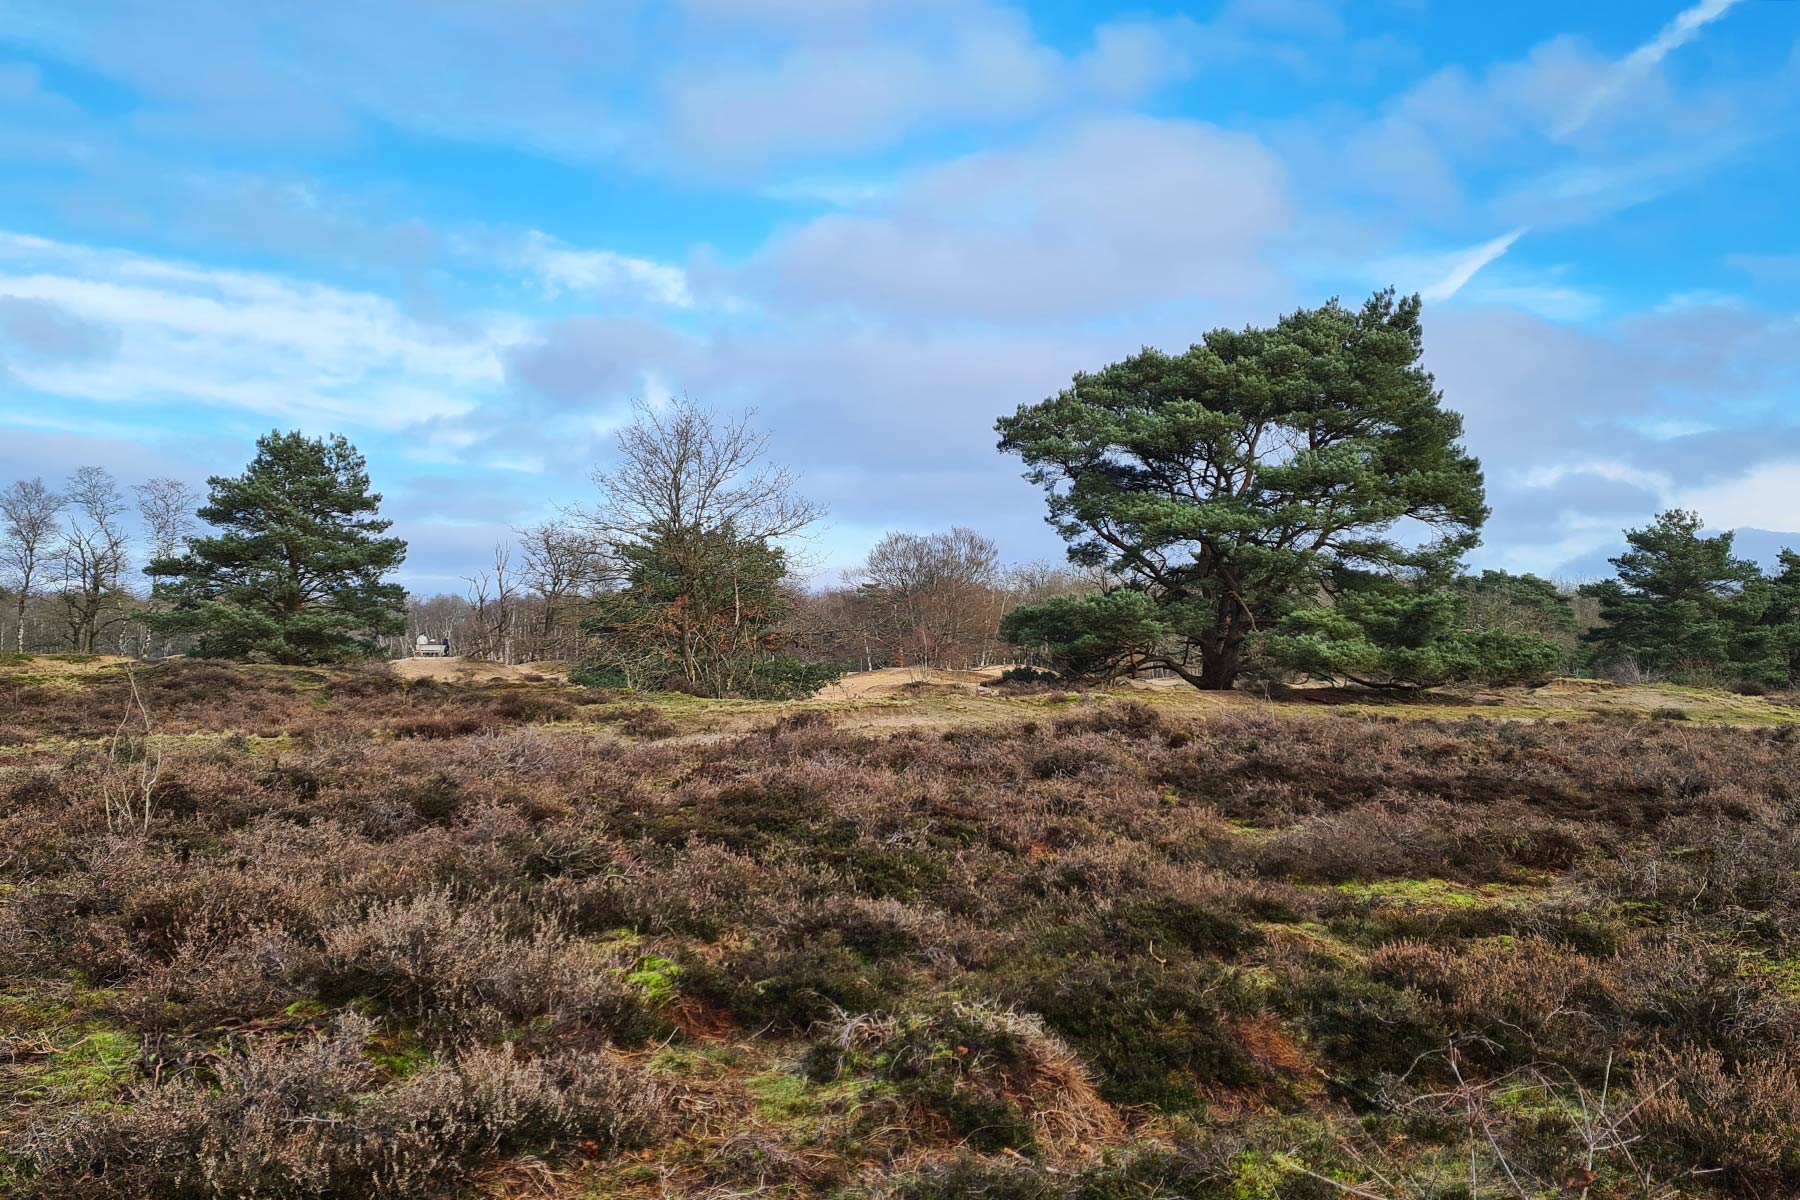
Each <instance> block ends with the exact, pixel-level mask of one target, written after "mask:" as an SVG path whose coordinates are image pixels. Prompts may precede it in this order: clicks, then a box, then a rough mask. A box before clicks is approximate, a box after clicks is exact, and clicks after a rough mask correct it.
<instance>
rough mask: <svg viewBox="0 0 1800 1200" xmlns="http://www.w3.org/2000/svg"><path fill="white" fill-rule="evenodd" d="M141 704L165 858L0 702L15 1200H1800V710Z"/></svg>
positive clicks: (288, 697) (382, 683)
mask: <svg viewBox="0 0 1800 1200" xmlns="http://www.w3.org/2000/svg"><path fill="white" fill-rule="evenodd" d="M139 683H140V686H141V687H142V688H143V691H144V695H145V698H146V702H147V705H148V707H149V709H150V711H151V712H152V714H153V716H154V719H155V721H156V723H157V728H158V731H159V743H158V744H159V745H160V746H161V747H162V750H163V759H162V766H161V770H160V773H159V775H158V776H157V780H156V784H155V788H154V794H153V797H152V808H153V817H152V821H151V825H150V829H149V833H148V834H147V835H132V836H122V835H114V834H109V833H108V832H107V825H106V820H105V811H104V805H103V802H102V799H101V787H100V785H101V783H102V782H103V780H104V779H105V777H106V773H107V772H108V771H111V770H116V769H117V767H116V764H114V763H112V762H110V761H109V759H108V755H107V753H106V748H105V745H104V739H105V738H106V737H107V736H108V735H110V733H111V732H112V729H113V728H114V727H115V726H116V724H117V721H118V717H119V713H120V712H121V711H122V710H123V706H124V703H125V695H126V693H125V691H124V690H122V689H123V687H124V684H123V681H122V680H121V679H119V678H117V677H116V676H115V675H114V674H112V673H110V672H104V671H103V672H99V673H96V674H93V675H90V676H83V677H80V678H79V679H72V680H63V681H56V682H55V683H54V685H52V684H51V683H48V682H44V681H34V680H31V679H29V678H26V679H25V680H24V681H23V682H21V681H18V680H15V681H14V682H13V683H12V684H10V685H6V687H5V691H4V694H3V695H0V703H3V705H4V715H0V726H4V727H5V730H6V734H5V738H4V740H5V742H6V743H8V744H9V748H8V749H6V750H5V751H4V752H3V753H0V976H4V978H5V980H6V983H5V984H4V985H3V991H0V1036H3V1037H4V1045H0V1051H3V1052H4V1053H0V1101H3V1102H4V1103H5V1104H6V1105H7V1109H6V1112H7V1116H6V1119H5V1121H4V1133H3V1134H0V1137H3V1139H4V1141H3V1143H0V1193H4V1194H9V1195H19V1196H21V1197H32V1196H45V1197H88V1196H95V1197H164V1196H166V1197H181V1198H188V1197H193V1198H206V1200H225V1198H227V1197H252V1196H254V1197H314V1196H321V1197H366V1196H392V1197H437V1196H456V1195H503V1196H520V1197H523V1196H527V1195H532V1196H539V1195H551V1196H563V1197H575V1196H613V1195H620V1196H643V1197H653V1196H656V1197H661V1196H671V1197H675V1196H694V1197H701V1196H708V1197H724V1196H750V1195H768V1196H782V1195H789V1196H844V1197H853V1196H896V1197H915V1198H924V1197H950V1196H966V1195H984V1196H993V1197H1046V1198H1048V1197H1056V1198H1059V1200H1075V1198H1083V1200H1112V1198H1117V1200H1124V1198H1126V1197H1157V1196H1163V1197H1171V1198H1173V1197H1200V1198H1207V1197H1219V1198H1221V1200H1223V1198H1234V1200H1287V1198H1301V1197H1306V1198H1322V1197H1338V1196H1345V1195H1358V1194H1360V1195H1364V1196H1376V1197H1383V1198H1391V1200H1403V1198H1410V1197H1426V1196H1433V1197H1445V1198H1448V1197H1462V1198H1464V1200H1468V1198H1470V1197H1474V1196H1479V1197H1506V1196H1513V1197H1517V1196H1531V1197H1536V1196H1580V1195H1586V1196H1588V1197H1589V1198H1590V1200H1606V1198H1626V1197H1652V1196H1657V1197H1661V1196H1700V1197H1723V1196H1749V1197H1763V1198H1768V1200H1772V1198H1774V1197H1778V1196H1790V1195H1795V1194H1800V1132H1796V1131H1797V1130H1800V798H1797V796H1800V793H1797V791H1796V787H1797V785H1800V769H1797V763H1800V759H1797V758H1796V755H1797V754H1800V740H1796V739H1795V738H1794V737H1793V736H1792V735H1791V731H1790V730H1789V729H1787V728H1785V727H1771V728H1733V727H1727V726H1721V725H1713V724H1707V723H1702V722H1698V721H1687V722H1664V721H1635V722H1626V721H1607V722H1591V723H1567V722H1557V721H1543V722H1536V723H1526V722H1496V721H1484V720H1481V719H1470V720H1464V721H1456V722H1442V721H1432V720H1398V721H1397V720H1392V719H1382V718H1370V717H1360V716H1343V715H1329V716H1312V717H1294V716H1283V715H1279V714H1277V713H1276V712H1274V711H1272V710H1264V709H1258V708H1254V707H1242V708H1237V709H1232V710H1229V711H1226V712H1224V713H1222V714H1221V715H1218V716H1214V717H1209V718H1205V719H1193V718H1177V717H1171V716H1168V715H1166V714H1165V713H1163V712H1160V711H1158V710H1157V709H1156V708H1154V707H1150V706H1147V705H1145V704H1140V703H1132V702H1128V701H1124V700H1120V699H1114V698H1105V697H1087V698H1082V699H1079V700H1075V701H1068V700H1066V699H1065V698H1064V697H1061V696H1055V697H1042V696H1035V695H1030V696H1020V697H1015V698H1012V699H1010V700H1008V701H1006V703H1007V704H1009V705H1011V706H1012V707H1009V708H1008V709H1007V712H1008V713H1010V714H1011V718H1010V719H1007V720H1003V721H998V722H993V723H984V724H972V723H967V722H964V723H960V724H959V723H956V722H955V721H954V720H952V719H950V718H943V719H942V720H940V721H939V722H938V723H937V724H921V725H918V726H915V727H910V728H900V729H898V730H897V731H894V730H890V731H887V732H880V733H878V732H869V731H866V732H852V731H848V730H846V729H843V728H839V727H836V726H835V725H834V718H833V716H832V715H831V714H829V713H828V712H826V711H824V710H822V709H820V708H817V707H800V708H790V709H788V710H786V711H785V712H778V711H775V710H773V709H771V710H770V711H768V712H767V713H766V714H765V715H756V716H752V717H749V718H744V717H732V716H731V715H730V714H731V713H733V712H736V711H737V710H733V709H728V708H721V709H719V710H716V712H717V713H719V714H723V715H718V716H704V715H703V718H702V719H705V720H707V721H709V722H711V726H712V727H711V730H710V731H709V732H704V733H700V734H692V733H691V730H692V726H691V725H689V726H686V727H685V728H687V729H688V730H689V731H690V734H689V735H684V732H683V731H684V726H683V724H682V720H683V719H686V717H685V714H691V713H695V712H701V713H702V714H705V713H707V712H710V711H715V710H707V709H706V708H705V707H704V706H703V705H698V704H697V703H696V702H694V701H692V700H688V699H681V700H679V701H670V702H669V704H668V706H667V709H668V710H667V711H665V709H664V708H663V707H659V706H658V705H656V704H647V703H644V702H643V701H641V700H638V701H630V702H619V701H618V700H617V699H616V698H614V699H611V700H596V699H595V698H594V697H593V696H592V695H591V694H589V693H583V692H582V691H580V690H578V689H569V688H565V687H562V686H560V685H557V684H554V683H548V682H546V683H525V684H509V685H505V686H483V685H469V686H460V687H459V686H451V685H442V684H424V683H411V684H408V683H405V682H403V681H401V680H397V679H395V678H394V677H392V676H391V675H388V674H386V673H384V672H382V671H379V670H370V671H364V672H345V671H330V672H325V671H320V672H296V671H277V670H259V669H255V668H244V669H239V668H232V667H228V666H224V665H219V664H208V663H170V664H165V665H162V666H158V667H153V668H148V669H144V670H142V671H140V674H139ZM920 703H921V704H925V705H928V704H929V703H930V702H929V701H921V702H920ZM922 711H925V712H927V713H929V712H931V711H938V710H930V709H929V708H927V709H924V710H922ZM759 712H760V710H759ZM677 718H680V719H677ZM731 720H737V721H739V722H740V723H739V724H738V725H737V726H735V727H733V726H731V725H730V724H729V722H730V721H731ZM746 721H748V722H751V724H748V725H746V724H744V723H743V722H746Z"/></svg>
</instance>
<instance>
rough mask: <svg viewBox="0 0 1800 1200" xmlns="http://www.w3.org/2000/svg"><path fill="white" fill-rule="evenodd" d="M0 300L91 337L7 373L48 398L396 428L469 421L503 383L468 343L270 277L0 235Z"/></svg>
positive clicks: (386, 307)
mask: <svg viewBox="0 0 1800 1200" xmlns="http://www.w3.org/2000/svg"><path fill="white" fill-rule="evenodd" d="M0 293H4V294H6V295H9V296H12V297H15V298H18V299H19V300H24V301H31V302H36V303H39V304H44V305H52V306H55V309H56V310H57V311H58V312H59V313H63V314H67V316H68V318H69V319H70V320H72V321H75V322H79V323H80V325H81V326H82V327H83V328H86V329H92V330H99V331H104V337H105V338H106V340H107V343H108V351H107V352H106V353H104V354H97V355H91V356H87V357H73V358H72V357H68V356H64V357H61V358H49V357H46V358H42V359H38V360H30V359H27V360H21V361H18V362H15V363H13V364H12V366H13V372H14V374H15V375H16V376H17V378H18V381H19V383H20V384H22V385H23V386H25V387H27V388H30V389H33V390H36V391H39V392H44V393H48V394H50V395H58V396H67V397H72V398H80V399H86V400H93V401H101V402H106V403H116V404H134V403H159V402H171V401H173V402H186V403H192V402H198V403H202V404H210V405H217V406H221V407H226V408H235V409H242V410H246V411H250V412H256V413H260V414H264V415H274V416H280V417H284V418H287V417H292V418H299V419H307V420H325V421H335V422H340V423H343V424H347V425H353V426H362V427H370V428H401V427H405V426H408V425H412V424H414V423H417V422H420V421H425V420H429V419H431V418H437V417H445V416H452V415H456V414H460V413H465V412H468V411H469V410H470V409H472V408H473V407H474V406H475V405H476V404H477V403H478V402H479V400H480V399H481V398H482V397H483V396H486V395H489V394H492V393H494V392H495V391H497V389H498V386H499V384H500V383H501V380H502V374H503V373H502V370H501V365H500V359H499V354H498V347H497V346H496V345H495V344H494V343H492V342H490V341H489V340H487V339H486V337H485V336H483V335H482V334H481V333H479V332H477V334H476V335H475V336H474V337H473V338H471V337H469V336H468V334H467V331H456V332H452V331H450V330H444V329H438V328H434V327H431V326H428V325H425V324H423V323H421V322H419V321H417V320H415V319H413V318H411V317H409V316H407V315H406V314H405V313H404V312H403V311H401V310H400V309H399V308H398V307H397V306H396V305H395V304H394V303H393V302H392V301H390V300H388V299H386V298H384V297H381V296H376V295H372V294H369V293H364V292H355V291H348V290H345V289H341V288H334V287H329V286H326V285H322V284H316V283H309V282H305V281H300V280H294V279H289V278H285V277H282V276H277V275H268V274H260V273H255V272H248V271H231V270H218V269H213V268H207V267H200V266H195V265H192V264H188V263H182V262H177V261H172V260H167V259H159V258H153V257H150V256H147V255H139V254H132V253H127V252H123V251H117V250H109V249H102V248H96V247H90V246H83V245H77V244H73V243H65V242H56V241H50V240H48V239H44V238H36V237H29V236H25V235H20V234H14V233H0Z"/></svg>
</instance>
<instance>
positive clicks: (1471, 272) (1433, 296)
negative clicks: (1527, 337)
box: [1419, 228, 1525, 300]
mask: <svg viewBox="0 0 1800 1200" xmlns="http://www.w3.org/2000/svg"><path fill="white" fill-rule="evenodd" d="M1524 234H1525V230H1524V229H1523V228H1520V229H1515V230H1513V231H1512V232H1511V233H1505V234H1501V235H1500V236H1499V237H1497V238H1494V239H1492V240H1490V241H1486V242H1483V243H1481V244H1480V245H1479V246H1471V247H1469V248H1468V249H1467V250H1462V251H1459V252H1458V253H1456V254H1454V255H1450V256H1448V258H1447V259H1446V260H1445V261H1444V262H1443V264H1442V265H1443V267H1444V273H1443V275H1442V276H1441V277H1439V278H1438V279H1437V280H1436V281H1434V282H1432V283H1428V284H1426V285H1425V286H1424V287H1423V288H1421V289H1419V295H1420V296H1421V297H1422V298H1423V299H1426V300H1448V299H1450V297H1452V296H1454V295H1456V293H1458V292H1460V291H1461V290H1462V288H1463V285H1464V284H1465V283H1468V282H1469V280H1471V279H1473V278H1475V274H1476V272H1478V271H1480V270H1481V268H1483V267H1485V266H1487V265H1488V264H1489V263H1491V262H1493V261H1494V260H1495V259H1497V258H1499V257H1500V256H1501V255H1502V254H1505V253H1506V252H1507V251H1508V250H1510V249H1512V244H1513V243H1514V242H1516V241H1518V240H1519V239H1520V238H1521V237H1523V236H1524Z"/></svg>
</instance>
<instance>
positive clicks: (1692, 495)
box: [1675, 462, 1800, 529]
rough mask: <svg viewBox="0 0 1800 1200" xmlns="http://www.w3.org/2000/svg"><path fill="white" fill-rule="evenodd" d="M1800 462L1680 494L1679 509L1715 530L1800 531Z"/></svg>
mask: <svg viewBox="0 0 1800 1200" xmlns="http://www.w3.org/2000/svg"><path fill="white" fill-rule="evenodd" d="M1796 497H1800V462H1771V463H1764V464H1762V465H1760V466H1756V467H1752V468H1751V469H1750V470H1749V471H1747V472H1745V473H1744V474H1743V475H1740V476H1738V477H1737V478H1735V479H1727V480H1722V481H1720V482H1718V483H1714V484H1711V485H1709V486H1707V487H1699V488H1685V489H1682V490H1681V491H1679V492H1677V493H1676V496H1675V502H1676V504H1677V506H1678V507H1681V508H1687V509H1693V510H1694V511H1696V512H1698V513H1701V514H1702V515H1704V516H1705V517H1706V523H1707V524H1708V525H1711V526H1712V527H1713V528H1715V529H1736V528H1740V527H1744V526H1749V527H1751V528H1754V529H1800V500H1797V499H1796Z"/></svg>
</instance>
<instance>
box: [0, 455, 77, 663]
mask: <svg viewBox="0 0 1800 1200" xmlns="http://www.w3.org/2000/svg"><path fill="white" fill-rule="evenodd" d="M62 509H63V498H62V497H61V496H59V495H57V494H56V493H55V492H52V491H51V490H50V489H49V488H47V487H45V486H44V481H43V480H42V479H21V480H18V481H17V482H15V483H14V484H13V485H12V486H11V487H9V488H7V489H6V490H5V491H4V492H0V536H4V538H5V541H4V542H3V543H0V569H3V570H4V571H5V572H6V578H7V580H8V585H9V586H10V587H11V588H12V589H13V594H14V605H15V611H14V614H13V645H14V648H15V649H16V650H17V651H18V652H19V653H20V654H23V653H25V610H26V607H27V606H28V605H29V604H30V603H31V595H32V589H33V588H34V587H36V586H37V585H38V583H39V580H40V577H41V576H42V575H43V574H44V572H45V570H46V569H47V565H48V564H47V559H48V558H49V556H50V555H51V553H52V549H53V546H54V539H55V537H56V530H57V523H58V521H59V520H60V519H61V517H62Z"/></svg>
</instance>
